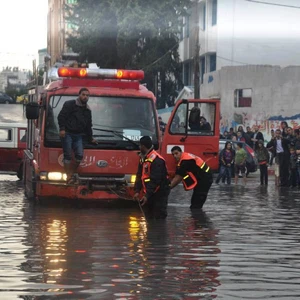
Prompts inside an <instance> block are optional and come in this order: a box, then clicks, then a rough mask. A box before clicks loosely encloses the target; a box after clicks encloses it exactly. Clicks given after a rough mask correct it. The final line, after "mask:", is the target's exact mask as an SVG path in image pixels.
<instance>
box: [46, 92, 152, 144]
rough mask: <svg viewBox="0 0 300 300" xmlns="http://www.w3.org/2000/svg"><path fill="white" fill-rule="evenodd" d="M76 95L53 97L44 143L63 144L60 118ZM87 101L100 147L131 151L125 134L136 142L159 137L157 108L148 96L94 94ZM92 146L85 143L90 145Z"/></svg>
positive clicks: (48, 108)
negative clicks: (65, 107) (156, 116)
mask: <svg viewBox="0 0 300 300" xmlns="http://www.w3.org/2000/svg"><path fill="white" fill-rule="evenodd" d="M74 98H76V95H73V96H72V95H68V96H67V95H56V96H52V97H51V98H50V103H49V106H48V107H47V113H46V114H47V117H46V134H45V136H46V138H45V146H47V147H61V142H60V138H59V126H58V119H57V117H58V114H59V113H60V111H61V109H62V107H63V104H64V103H65V102H66V101H68V100H72V99H74ZM88 104H89V106H90V108H91V111H92V122H93V135H94V138H95V139H96V140H98V141H99V144H98V146H97V147H98V148H101V147H102V148H106V149H128V150H132V149H131V147H132V143H131V142H130V141H128V140H126V138H124V137H122V135H124V136H126V137H127V138H130V139H132V140H134V141H139V140H140V138H141V137H142V136H144V135H148V136H150V137H151V138H152V140H153V141H154V142H155V141H157V140H158V137H157V133H158V132H157V126H156V118H155V115H154V112H155V107H154V105H153V103H152V101H150V100H149V99H146V98H130V97H104V96H103V97H102V96H93V95H92V96H90V97H89V102H88ZM110 130H112V132H110ZM113 131H115V132H113ZM90 146H91V145H89V144H87V145H86V147H87V148H88V147H90ZM91 147H95V146H91Z"/></svg>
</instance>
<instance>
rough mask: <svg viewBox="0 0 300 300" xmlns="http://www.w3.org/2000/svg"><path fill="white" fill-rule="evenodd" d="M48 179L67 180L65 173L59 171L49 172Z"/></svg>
mask: <svg viewBox="0 0 300 300" xmlns="http://www.w3.org/2000/svg"><path fill="white" fill-rule="evenodd" d="M48 180H53V181H59V180H67V174H64V173H61V172H49V173H48Z"/></svg>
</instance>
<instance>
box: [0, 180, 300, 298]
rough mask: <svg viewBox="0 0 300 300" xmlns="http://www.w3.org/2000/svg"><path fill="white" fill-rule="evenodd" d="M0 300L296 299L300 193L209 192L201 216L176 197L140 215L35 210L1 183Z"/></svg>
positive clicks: (134, 211)
mask: <svg viewBox="0 0 300 300" xmlns="http://www.w3.org/2000/svg"><path fill="white" fill-rule="evenodd" d="M0 192H1V202H0V208H1V209H0V218H1V220H0V226H1V233H0V238H1V249H0V254H1V259H0V267H1V274H0V299H17V298H18V297H19V298H22V299H34V300H36V299H51V298H55V299H64V300H65V299H97V300H99V299H104V300H108V299H137V300H138V299H142V300H144V299H151V300H153V299H184V300H185V299H214V298H217V299H251V298H252V299H253V298H255V299H270V297H275V298H276V297H277V298H276V299H287V298H288V299H298V298H299V296H300V288H299V286H300V279H299V276H298V273H299V269H300V259H299V249H298V248H299V241H300V238H299V231H300V223H299V213H300V196H299V191H298V190H290V189H283V188H281V189H276V188H274V186H271V185H270V186H269V187H264V188H262V187H260V186H259V185H258V184H253V185H252V186H250V184H249V186H247V187H246V188H244V187H235V186H232V187H227V186H224V187H220V186H218V187H215V186H213V187H212V189H211V191H210V195H209V199H208V201H207V204H206V206H205V212H201V211H198V212H197V211H194V212H191V211H190V210H189V197H187V196H186V195H187V194H185V193H184V192H182V193H181V192H180V191H175V192H174V194H172V197H171V201H170V206H169V216H168V218H167V219H166V220H164V221H162V220H160V221H159V220H157V221H154V220H153V221H151V222H148V223H146V222H145V220H144V218H143V216H142V214H141V212H140V211H139V208H138V207H134V208H130V209H124V208H122V209H121V208H120V207H112V208H102V207H97V206H96V207H89V206H87V207H86V208H84V209H73V208H70V207H68V208H66V207H61V204H59V205H57V206H48V207H40V206H32V205H30V204H29V203H28V202H27V201H24V199H23V190H22V185H20V184H19V183H17V182H15V181H12V180H10V178H8V177H7V178H6V179H5V180H2V181H1V180H0Z"/></svg>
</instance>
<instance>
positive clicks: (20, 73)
mask: <svg viewBox="0 0 300 300" xmlns="http://www.w3.org/2000/svg"><path fill="white" fill-rule="evenodd" d="M28 80H29V71H26V70H19V68H18V67H14V68H6V69H3V70H2V72H0V91H1V92H5V90H6V88H7V86H8V84H10V85H14V86H25V85H26V84H27V82H28Z"/></svg>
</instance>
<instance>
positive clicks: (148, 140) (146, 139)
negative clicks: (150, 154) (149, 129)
mask: <svg viewBox="0 0 300 300" xmlns="http://www.w3.org/2000/svg"><path fill="white" fill-rule="evenodd" d="M140 144H141V146H145V147H146V148H147V149H150V148H151V147H152V145H153V144H152V140H151V138H150V136H148V135H146V136H143V137H141V138H140Z"/></svg>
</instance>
